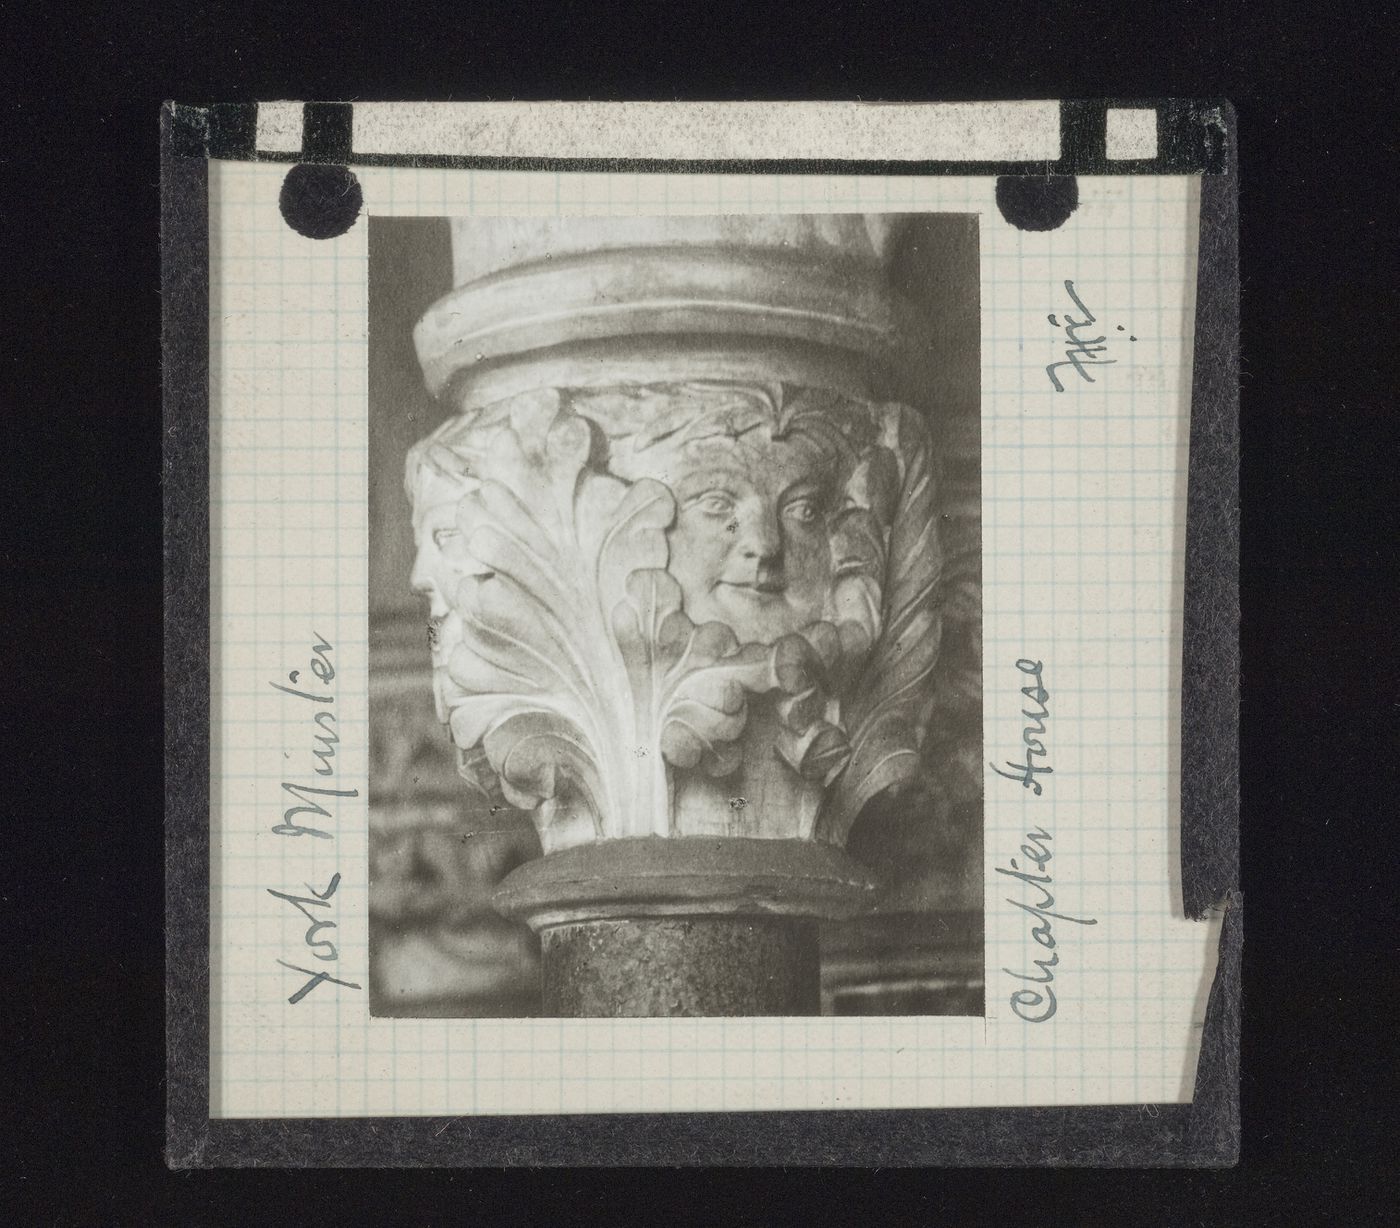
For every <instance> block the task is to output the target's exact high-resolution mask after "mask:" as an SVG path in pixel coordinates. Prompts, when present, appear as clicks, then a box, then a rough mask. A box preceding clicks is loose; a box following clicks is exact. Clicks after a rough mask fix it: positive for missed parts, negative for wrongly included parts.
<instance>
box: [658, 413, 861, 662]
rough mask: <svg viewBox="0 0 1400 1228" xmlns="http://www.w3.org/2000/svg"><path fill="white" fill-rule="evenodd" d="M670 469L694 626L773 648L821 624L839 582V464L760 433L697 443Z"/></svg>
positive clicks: (680, 566)
mask: <svg viewBox="0 0 1400 1228" xmlns="http://www.w3.org/2000/svg"><path fill="white" fill-rule="evenodd" d="M666 469H667V470H668V472H666V473H665V475H664V480H666V481H667V482H668V484H669V485H670V487H671V490H672V492H673V494H674V495H675V498H676V505H677V512H676V521H675V524H674V526H673V527H672V529H671V531H670V532H669V533H668V534H667V540H668V545H669V547H670V563H669V565H668V570H669V571H670V572H671V574H672V575H674V576H675V578H676V579H677V581H679V583H680V585H681V590H682V592H683V593H684V600H685V611H686V613H687V614H688V615H689V616H690V618H691V619H692V620H694V621H695V622H697V623H705V622H711V621H714V622H721V623H724V624H726V625H727V626H729V627H731V628H732V629H733V631H734V633H735V635H737V636H738V638H739V640H740V641H741V642H746V643H760V644H771V643H773V642H774V641H775V640H778V639H780V638H781V637H782V636H784V635H788V634H790V633H792V632H795V631H799V630H801V629H802V628H803V627H806V626H808V625H809V624H811V623H813V622H816V621H818V620H819V619H821V617H822V614H823V609H824V607H825V604H826V600H827V594H828V592H829V591H830V588H831V583H832V547H831V538H830V534H829V531H828V519H829V517H830V516H831V515H832V513H834V512H835V511H836V510H837V503H838V501H839V498H840V475H839V473H838V472H837V465H836V458H835V457H834V456H832V455H830V454H829V453H826V452H825V450H823V449H820V448H818V447H817V446H816V445H815V444H814V443H813V442H812V441H811V440H810V439H807V438H804V437H803V436H801V435H796V436H794V437H792V438H790V439H774V438H772V437H771V435H770V434H769V431H768V430H767V428H766V427H758V428H755V429H753V430H749V431H746V432H744V433H743V434H741V435H738V436H737V437H736V436H730V435H713V436H710V437H708V438H702V439H696V440H692V441H691V442H689V443H687V444H686V445H684V447H682V448H681V449H679V450H677V451H675V452H672V453H671V454H670V456H669V457H668V458H667V464H666ZM657 476H662V475H660V474H658V475H657Z"/></svg>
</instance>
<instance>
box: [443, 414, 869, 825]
mask: <svg viewBox="0 0 1400 1228" xmlns="http://www.w3.org/2000/svg"><path fill="white" fill-rule="evenodd" d="M474 451H475V456H476V460H475V466H476V469H477V473H478V475H479V476H478V480H477V481H476V483H475V485H474V488H472V489H470V490H468V491H467V493H465V494H464V495H463V496H462V498H461V500H460V503H459V504H458V507H457V525H458V529H459V531H460V533H461V534H462V536H463V537H464V539H465V541H466V543H467V550H468V552H469V554H470V555H471V557H472V559H473V560H474V561H475V563H476V564H477V566H474V567H472V568H470V569H469V570H468V571H467V572H466V574H463V575H461V576H460V577H459V579H458V582H457V585H456V591H455V593H454V594H453V605H454V607H455V609H456V610H457V612H458V614H459V615H460V619H461V627H462V640H461V642H460V643H459V644H458V645H457V647H456V649H455V650H454V651H453V652H452V653H451V655H450V658H449V662H448V669H447V672H448V674H449V676H450V678H451V681H452V683H453V684H454V686H453V693H452V695H451V696H450V698H449V701H448V703H447V708H448V711H449V722H450V725H451V728H452V731H453V736H454V740H455V741H456V742H457V743H458V745H459V746H463V747H476V746H480V747H481V748H482V750H483V751H484V755H485V758H486V760H487V761H488V762H489V765H490V769H491V770H492V771H493V772H494V773H495V774H496V776H497V777H498V779H499V785H500V789H501V791H502V793H503V796H504V798H505V800H506V801H508V802H509V803H511V804H513V805H516V806H521V807H525V808H528V809H531V810H533V811H534V812H535V816H536V822H537V825H538V826H539V827H540V829H541V837H542V839H543V841H544V843H545V846H546V849H548V848H550V847H555V848H561V847H567V846H568V845H570V844H574V843H578V842H581V841H585V840H591V839H597V838H603V837H605V836H614V835H615V836H624V835H638V834H670V822H671V805H670V787H671V783H670V780H669V776H668V772H667V764H670V765H671V766H673V767H676V768H680V769H684V770H696V771H698V772H700V773H702V774H705V775H709V776H719V777H722V776H726V775H728V774H730V773H732V772H733V771H734V770H735V769H736V768H737V767H738V765H739V762H740V760H741V758H742V750H741V747H740V746H739V739H740V737H741V735H742V734H743V732H744V729H745V725H746V721H747V716H748V711H747V709H748V701H747V697H748V696H749V695H750V694H766V693H768V692H771V691H775V690H776V691H781V692H784V693H786V694H787V695H789V696H791V697H793V698H794V699H796V700H800V702H796V703H790V704H785V705H782V706H780V720H779V732H778V738H777V743H776V746H775V751H776V753H777V755H778V757H779V758H780V759H782V760H783V761H785V762H787V763H788V764H789V765H790V766H791V768H792V770H793V771H795V772H796V773H797V774H798V775H799V776H801V777H802V778H805V779H812V780H819V781H822V782H825V781H827V780H829V779H830V778H831V777H832V775H834V774H835V772H837V771H839V769H840V766H841V764H843V763H844V761H845V757H846V754H847V751H848V746H847V743H846V739H845V735H844V732H843V731H842V730H841V728H840V726H839V725H838V724H836V723H834V722H833V721H831V720H829V719H827V715H828V709H829V708H830V706H831V700H829V699H828V698H827V696H826V693H825V692H824V691H823V690H822V689H821V680H823V679H824V678H825V676H826V675H827V674H828V673H829V672H830V668H831V666H832V664H833V662H834V660H835V659H836V658H837V657H839V656H840V653H841V642H842V632H841V631H840V630H838V629H836V628H832V627H830V626H826V625H822V626H821V627H820V628H819V629H814V630H813V633H812V635H811V637H810V639H809V638H804V636H802V635H795V634H789V635H786V636H783V637H781V638H779V639H778V640H777V641H775V642H774V643H773V644H771V645H763V644H747V645H742V646H741V645H740V644H739V643H738V640H737V638H736V636H735V635H734V632H733V631H732V630H731V629H730V628H729V627H727V626H725V625H723V624H721V623H718V622H708V623H704V624H700V625H697V624H695V623H694V622H693V621H692V620H691V619H690V618H689V617H688V615H687V614H686V613H685V611H684V609H683V600H682V593H681V589H680V586H679V584H678V583H677V582H676V580H675V578H674V577H672V576H671V575H670V574H669V573H668V572H667V571H666V570H665V564H666V562H667V543H666V536H665V533H666V530H667V528H668V527H669V526H670V525H671V523H672V521H673V520H674V517H675V514H676V505H675V501H674V498H673V496H672V494H671V492H670V491H669V490H668V489H667V487H666V486H664V485H662V484H661V483H660V482H657V481H653V480H650V479H645V478H643V479H639V480H636V481H633V482H630V483H629V482H625V481H622V480H619V479H618V478H615V477H613V476H611V475H609V474H606V473H599V472H598V471H597V470H596V469H593V468H591V467H590V466H589V463H588V462H589V459H590V456H591V454H592V452H593V440H592V438H591V433H590V430H589V426H588V424H587V423H586V422H584V421H583V420H581V419H579V418H577V417H574V416H571V415H570V414H569V413H568V412H567V411H566V410H564V409H563V408H562V407H561V406H560V405H559V404H558V403H557V401H555V402H553V403H549V402H546V403H545V404H543V405H542V404H541V402H540V400H539V399H532V400H530V401H528V402H527V403H526V404H525V405H524V406H522V407H521V408H520V409H519V410H518V411H516V412H513V413H511V414H510V415H508V416H507V417H499V416H498V417H497V418H496V419H495V421H494V422H493V424H492V427H491V429H490V431H489V437H488V438H487V439H486V440H484V441H478V442H477V443H476V445H475V446H474ZM497 475H505V476H507V477H508V479H509V482H510V484H509V485H507V484H506V483H505V482H504V481H502V480H500V479H499V477H498V476H497ZM851 625H852V626H855V624H851ZM846 638H847V639H849V638H850V636H849V632H848V633H847V637H846ZM468 762H471V768H472V772H473V774H474V776H475V778H476V779H477V780H478V781H480V780H481V779H482V777H483V772H482V765H481V764H480V763H479V762H478V761H475V760H469V759H468V758H467V757H464V760H463V763H464V769H465V767H466V765H467V764H468ZM464 774H465V770H464Z"/></svg>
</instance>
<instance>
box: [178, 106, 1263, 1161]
mask: <svg viewBox="0 0 1400 1228" xmlns="http://www.w3.org/2000/svg"><path fill="white" fill-rule="evenodd" d="M1058 106H1059V109H1060V133H1059V135H1060V148H1059V157H1058V158H1055V159H1053V160H1042V161H1039V162H1035V161H1018V162H1006V161H995V162H987V161H978V160H936V161H918V160H903V161H899V162H894V163H891V162H888V161H873V160H871V161H866V160H854V161H853V160H849V159H846V160H837V161H834V162H812V161H802V162H800V163H795V162H792V161H787V160H779V161H764V162H756V161H753V160H749V161H744V162H742V163H735V164H732V165H730V164H722V163H716V162H714V161H708V162H703V161H702V162H693V161H685V160H683V161H679V162H664V163H658V162H648V161H645V160H635V159H634V160H630V161H627V160H617V161H615V162H614V163H608V162H600V161H598V160H588V161H587V162H586V166H585V165H568V164H566V163H567V161H568V160H560V159H522V158H500V157H494V158H493V157H485V156H482V157H476V156H473V155H470V154H461V155H442V154H431V155H430V154H422V155H420V154H415V153H413V152H411V151H406V152H395V153H388V154H373V155H362V154H358V153H355V152H354V150H353V141H352V134H353V125H354V121H353V111H352V107H351V104H340V103H329V104H316V103H311V104H306V105H305V107H304V109H303V111H302V131H301V133H300V138H301V143H300V146H299V148H297V149H296V150H290V149H287V150H259V149H258V148H257V133H258V122H257V109H256V106H255V105H252V104H246V105H245V104H239V105H236V106H231V107H212V108H207V109H197V108H189V107H181V106H179V105H177V104H169V105H167V107H166V108H165V110H164V112H163V114H162V198H163V199H162V278H163V293H164V297H165V303H166V311H165V320H164V331H163V347H164V366H165V378H164V394H165V418H166V422H165V425H166V448H165V458H164V469H165V499H166V503H165V509H166V645H167V647H166V673H167V744H166V762H167V816H166V823H167V958H168V971H167V977H168V986H169V988H168V997H167V1036H168V1066H169V1087H170V1093H169V1107H168V1123H167V1126H168V1130H167V1133H168V1143H167V1156H168V1160H169V1162H170V1163H171V1164H172V1165H173V1166H176V1167H208V1166H229V1165H251V1164H255V1163H256V1164H263V1165H266V1164H284V1165H337V1166H356V1165H369V1164H377V1165H477V1164H479V1165H497V1164H501V1163H522V1164H525V1163H528V1164H560V1165H563V1164H631V1165H636V1164H650V1163H656V1164H667V1163H675V1162H678V1158H683V1161H684V1162H686V1163H695V1164H755V1163H757V1164H803V1163H820V1162H829V1159H830V1157H833V1156H835V1157H839V1158H840V1162H841V1163H843V1164H856V1165H860V1164H872V1165H874V1164H879V1165H900V1164H905V1165H924V1164H945V1165H973V1164H976V1165H1023V1164H1048V1163H1053V1164H1083V1165H1095V1166H1130V1165H1131V1166H1167V1165H1192V1166H1200V1165H1223V1164H1229V1163H1232V1162H1233V1161H1234V1159H1235V1158H1236V1156H1237V1155H1238V1147H1239V1103H1238V1077H1239V1066H1238V1052H1239V976H1240V971H1239V969H1240V950H1241V943H1242V916H1243V912H1242V899H1241V897H1240V894H1239V891H1238V887H1237V883H1238V677H1239V652H1238V553H1239V534H1238V510H1237V509H1238V477H1237V473H1238V297H1239V291H1238V270H1237V229H1238V213H1237V181H1236V162H1235V154H1234V147H1233V132H1234V116H1233V112H1232V110H1231V109H1230V108H1229V106H1228V104H1225V103H1214V102H1208V103H1190V102H1177V101H1160V102H1131V103H1122V104H1120V103H1116V102H1093V103H1088V102H1064V103H1060V104H1058ZM1147 109H1155V110H1156V111H1157V114H1158V117H1159V118H1158V132H1157V136H1158V140H1157V147H1158V152H1157V157H1155V158H1151V159H1133V160H1124V159H1117V160H1114V159H1110V158H1109V156H1108V155H1109V148H1108V146H1109V141H1110V124H1111V115H1110V112H1111V111H1113V110H1138V111H1141V110H1147ZM209 157H223V158H238V159H247V160H260V161H279V162H289V163H295V162H328V163H343V162H347V161H350V160H352V159H353V161H354V162H355V163H356V164H364V165H383V166H435V167H446V168H465V169H487V168H491V169H514V170H534V169H542V170H569V169H588V170H593V171H598V170H613V169H616V170H631V171H667V172H677V171H686V170H694V171H697V172H710V173H713V172H716V171H729V172H740V171H747V172H767V173H775V172H776V173H781V172H784V171H787V172H799V171H800V173H804V174H813V173H842V174H847V175H849V174H862V173H865V174H885V175H888V174H921V175H938V174H948V175H963V176H966V175H1027V174H1037V173H1039V174H1041V175H1044V174H1047V173H1049V174H1057V175H1084V174H1125V173H1131V174H1182V173H1198V174H1201V175H1202V180H1201V197H1200V200H1201V208H1200V247H1199V259H1198V282H1197V296H1196V301H1197V308H1196V320H1195V350H1194V352H1195V362H1194V374H1193V385H1192V401H1191V405H1192V413H1191V430H1190V469H1189V475H1188V493H1187V535H1186V583H1185V607H1184V633H1183V669H1182V730H1181V756H1182V805H1181V881H1182V893H1183V901H1184V904H1185V908H1186V913H1187V915H1188V916H1189V917H1192V918H1200V917H1202V916H1204V915H1205V913H1206V912H1207V910H1209V909H1211V908H1212V907H1223V909H1224V913H1225V916H1224V924H1223V927H1222V933H1221V950H1220V960H1219V965H1218V969H1217V973H1216V977H1215V981H1214V984H1213V986H1212V989H1211V993H1210V999H1209V1004H1208V1008H1207V1014H1206V1023H1205V1029H1204V1036H1203V1041H1202V1046H1201V1053H1200V1059H1199V1064H1198V1068H1197V1076H1196V1090H1195V1096H1194V1099H1193V1102H1192V1103H1191V1104H1189V1105H1160V1106H1126V1107H1113V1108H1095V1107H1072V1108H1012V1109H1003V1108H998V1109H917V1110H915V1109H910V1110H861V1111H823V1112H779V1113H676V1114H663V1115H654V1114H609V1115H607V1116H606V1117H601V1116H600V1117H587V1116H583V1117H557V1116H537V1117H493V1118H480V1117H478V1118H469V1119H435V1118H358V1119H336V1120H315V1121H309V1120H279V1121H261V1120H236V1121H231V1120H217V1121H211V1120H210V1118H209V952H208V935H209V903H210V901H209V853H210V848H209V824H208V815H209V791H210V790H209V689H208V683H209V666H208V659H209V658H208V651H209V544H210V537H209V519H208V512H209V453H208V445H209V435H208V422H209V331H208V306H209V297H208V296H209V280H208V275H209V237H208V163H207V159H208V158H209Z"/></svg>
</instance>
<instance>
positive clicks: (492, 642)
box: [368, 213, 984, 1018]
mask: <svg viewBox="0 0 1400 1228" xmlns="http://www.w3.org/2000/svg"><path fill="white" fill-rule="evenodd" d="M368 225H369V228H370V229H369V371H368V378H369V407H370V409H369V412H370V424H369V492H368V493H369V529H370V554H369V590H370V591H369V596H370V674H369V679H370V725H371V739H372V741H371V762H370V779H369V783H370V797H369V801H370V805H369V822H370V867H369V872H370V955H371V966H370V970H369V971H370V976H369V986H368V988H369V991H370V1005H371V1010H372V1013H373V1014H375V1015H379V1016H411V1017H441V1018H446V1017H458V1018H472V1017H477V1018H480V1017H492V1016H494V1017H528V1016H545V1017H551V1016H552V1017H608V1016H612V1017H623V1016H629V1017H646V1016H702V1017H704V1016H781V1015H817V1014H824V1015H877V1016H888V1015H954V1016H957V1015H962V1016H969V1015H970V1016H978V1015H982V1014H983V1001H984V986H983V969H982V964H983V886H982V884H983V851H982V846H983V839H982V761H983V754H982V654H981V583H982V565H981V469H980V465H981V461H980V428H979V421H980V419H979V408H980V388H979V344H980V331H979V329H980V316H979V281H978V218H977V216H976V215H973V214H959V213H926V214H890V213H877V214H858V213H849V214H820V215H815V214H773V215H761V214H745V215H727V216H695V217H684V216H667V217H657V218H636V217H617V218H600V217H580V218H567V217H549V218H519V217H499V218H497V217H469V218H450V219H449V218H400V217H372V218H370V219H369V220H368Z"/></svg>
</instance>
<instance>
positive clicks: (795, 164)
mask: <svg viewBox="0 0 1400 1228" xmlns="http://www.w3.org/2000/svg"><path fill="white" fill-rule="evenodd" d="M1059 105H1060V131H1061V145H1060V157H1059V158H1058V159H1057V160H1055V161H1035V162H1009V161H965V162H962V161H949V160H924V161H917V162H912V161H903V160H892V159H869V160H865V159H859V160H857V159H844V160H843V159H802V158H762V159H753V160H746V161H733V160H723V159H700V158H695V159H666V158H526V157H501V156H496V155H468V154H415V153H402V154H371V153H359V154H357V153H354V152H353V151H352V139H351V130H352V125H353V119H352V114H353V108H354V103H349V102H308V103H303V104H302V106H303V119H302V148H301V149H300V150H299V151H295V152H288V151H280V150H260V149H258V148H257V110H258V104H257V103H254V102H243V103H216V104H214V105H213V106H209V107H203V108H201V107H191V106H176V107H175V109H176V111H177V112H179V114H178V115H177V116H176V121H175V122H176V125H177V128H178V129H179V131H178V133H177V135H176V138H175V144H174V148H175V152H176V153H177V154H178V155H179V156H182V157H205V156H207V157H210V158H221V159H226V160H230V161H238V162H274V163H275V162H284V163H295V162H334V163H339V164H345V165H353V166H404V167H421V168H427V169H441V170H496V171H558V172H571V171H573V172H589V173H597V172H600V171H631V172H635V173H649V174H698V175H700V174H704V175H714V174H721V175H722V174H749V175H752V174H769V175H781V174H787V175H977V176H986V175H1189V174H1202V175H1220V174H1224V173H1226V166H1227V163H1228V161H1229V158H1230V152H1229V149H1228V141H1227V133H1228V132H1231V131H1233V130H1234V128H1233V118H1232V116H1233V112H1231V111H1230V105H1229V103H1227V102H1223V101H1189V100H1184V99H1178V98H1158V99H1140V98H1136V99H1135V98H1107V99H1105V98H1097V99H1093V100H1082V99H1070V100H1066V101H1062V102H1061V103H1060V104H1059ZM1119 107H1124V108H1151V109H1153V110H1155V111H1156V112H1157V116H1158V122H1157V131H1158V150H1157V157H1155V158H1149V159H1110V158H1109V157H1108V155H1107V151H1106V148H1105V139H1106V132H1105V129H1106V113H1107V111H1108V110H1109V109H1110V108H1119ZM1227 117H1231V118H1227Z"/></svg>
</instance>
